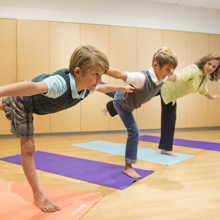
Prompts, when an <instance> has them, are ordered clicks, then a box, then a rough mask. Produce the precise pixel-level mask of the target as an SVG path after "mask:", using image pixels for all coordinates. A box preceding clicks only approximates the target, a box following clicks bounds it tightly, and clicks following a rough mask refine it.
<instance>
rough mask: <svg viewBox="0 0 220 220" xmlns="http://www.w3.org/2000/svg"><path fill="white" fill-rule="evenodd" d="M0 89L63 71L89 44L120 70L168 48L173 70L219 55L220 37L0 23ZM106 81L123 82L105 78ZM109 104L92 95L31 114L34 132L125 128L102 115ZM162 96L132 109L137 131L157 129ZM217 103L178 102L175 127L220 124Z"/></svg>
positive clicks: (144, 65)
mask: <svg viewBox="0 0 220 220" xmlns="http://www.w3.org/2000/svg"><path fill="white" fill-rule="evenodd" d="M0 29H1V32H0V48H1V50H0V60H1V65H0V77H1V80H0V85H6V84H9V83H14V82H19V81H23V80H30V79H32V78H33V77H35V76H36V75H39V74H41V73H52V72H54V71H56V70H58V69H61V68H66V67H68V64H69V58H70V56H71V53H72V52H73V50H74V49H75V48H76V47H77V46H78V45H80V44H91V45H94V46H96V47H98V48H99V49H101V50H102V51H103V52H104V53H105V54H106V55H107V57H108V58H109V62H110V66H111V67H114V68H118V69H121V70H123V71H125V70H127V71H140V70H147V69H149V68H150V66H151V62H152V57H153V54H154V52H155V51H156V50H157V49H158V48H160V47H161V46H168V47H170V48H172V49H173V50H174V51H175V52H176V54H177V56H178V59H179V65H178V67H177V69H181V68H184V67H185V66H186V65H189V64H192V63H194V62H195V61H197V60H198V59H199V58H201V57H202V56H204V55H206V54H208V53H213V52H215V53H219V54H220V35H213V34H202V33H189V32H180V31H167V30H154V29H144V28H131V27H117V26H108V25H87V24H78V23H67V22H50V21H32V20H15V19H0ZM103 81H105V82H107V83H114V84H123V82H122V81H120V80H115V79H113V78H110V77H108V76H104V77H103ZM209 89H210V92H211V93H212V94H220V82H214V83H213V82H210V83H209ZM109 100H110V98H109V97H107V96H106V95H104V94H101V93H98V92H96V93H94V94H92V95H91V96H89V97H88V98H86V99H85V100H84V101H82V102H81V103H80V104H78V105H77V106H75V107H73V108H71V109H68V110H65V111H63V112H59V113H56V114H52V115H47V116H36V115H35V133H60V132H79V131H114V130H124V129H125V128H124V126H123V124H122V122H121V120H120V118H119V117H118V116H116V117H114V118H112V117H110V116H109V115H107V116H104V115H103V114H102V108H103V107H104V106H105V104H106V103H107V102H108V101H109ZM160 111H161V107H160V98H159V97H155V98H153V99H152V100H151V101H149V102H148V103H146V104H144V105H142V107H141V108H140V109H138V110H136V111H134V117H135V118H136V120H137V123H138V126H139V128H140V129H156V128H160ZM219 112H220V100H215V101H210V100H208V99H207V98H205V97H203V96H201V95H199V94H190V95H188V96H185V97H183V98H180V99H179V100H178V104H177V128H189V127H213V126H220V114H218V113H219ZM0 121H1V125H2V124H3V123H4V125H5V126H0V134H10V129H9V127H10V126H9V122H8V120H7V119H5V117H4V114H2V113H1V114H0Z"/></svg>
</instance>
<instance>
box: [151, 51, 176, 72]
mask: <svg viewBox="0 0 220 220" xmlns="http://www.w3.org/2000/svg"><path fill="white" fill-rule="evenodd" d="M155 62H157V63H158V64H159V66H160V68H162V67H163V66H164V65H166V64H170V65H172V66H173V68H174V69H175V68H176V67H177V65H178V59H177V56H176V54H175V53H174V52H173V50H171V49H170V48H168V47H161V48H159V49H158V50H157V51H156V53H155V54H154V56H153V60H152V65H153V64H154V63H155Z"/></svg>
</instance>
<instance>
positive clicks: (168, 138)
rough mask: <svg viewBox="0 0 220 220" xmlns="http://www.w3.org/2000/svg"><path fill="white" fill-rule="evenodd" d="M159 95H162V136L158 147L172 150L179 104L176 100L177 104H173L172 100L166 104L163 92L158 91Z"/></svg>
mask: <svg viewBox="0 0 220 220" xmlns="http://www.w3.org/2000/svg"><path fill="white" fill-rule="evenodd" d="M157 95H160V99H161V136H160V143H159V146H158V148H160V149H163V150H167V151H172V149H173V138H174V132H175V125H176V108H177V104H176V102H175V104H174V105H173V104H172V102H170V103H168V104H167V105H166V104H165V103H164V102H163V99H162V97H161V94H160V93H158V94H157Z"/></svg>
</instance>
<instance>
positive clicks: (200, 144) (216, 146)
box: [140, 135, 220, 151]
mask: <svg viewBox="0 0 220 220" xmlns="http://www.w3.org/2000/svg"><path fill="white" fill-rule="evenodd" d="M140 141H146V142H156V143H159V141H160V137H157V136H151V135H142V136H140ZM173 144H174V145H177V146H183V147H191V148H198V149H204V150H213V151H220V143H214V142H205V141H192V140H183V139H176V138H175V139H174V140H173Z"/></svg>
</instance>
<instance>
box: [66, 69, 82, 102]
mask: <svg viewBox="0 0 220 220" xmlns="http://www.w3.org/2000/svg"><path fill="white" fill-rule="evenodd" d="M69 77H70V88H71V92H72V98H73V99H84V98H85V94H86V89H84V90H82V91H81V92H80V94H79V93H78V92H77V89H76V81H75V78H74V76H73V75H72V74H71V73H70V74H69Z"/></svg>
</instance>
